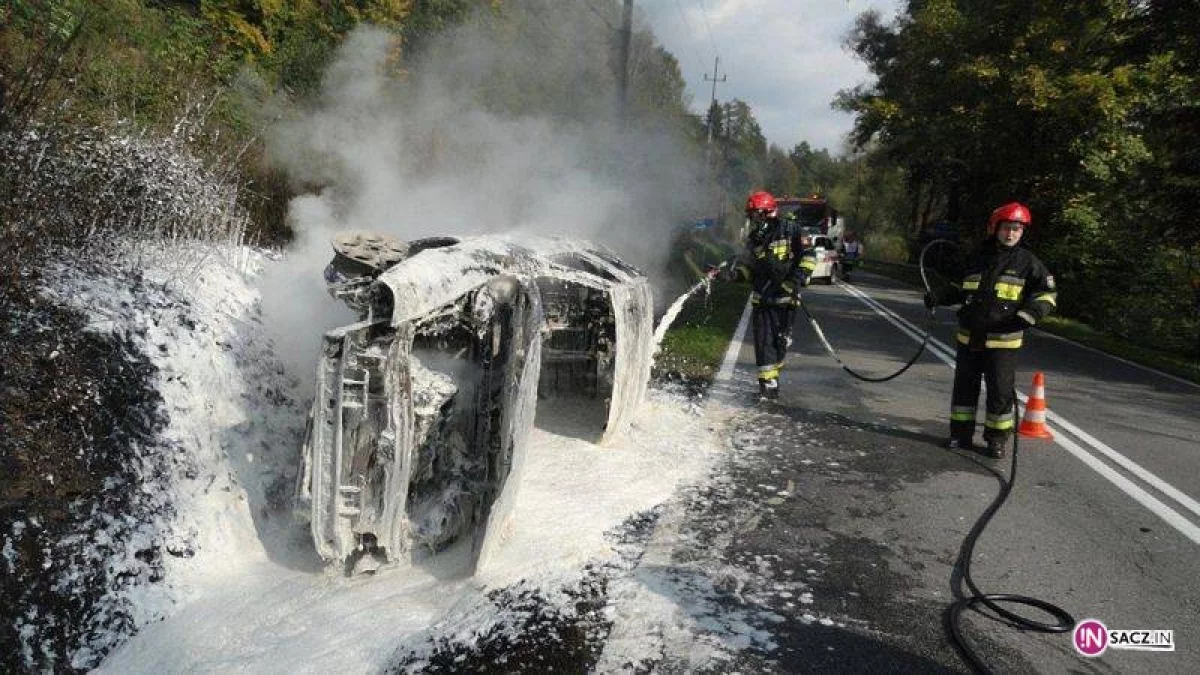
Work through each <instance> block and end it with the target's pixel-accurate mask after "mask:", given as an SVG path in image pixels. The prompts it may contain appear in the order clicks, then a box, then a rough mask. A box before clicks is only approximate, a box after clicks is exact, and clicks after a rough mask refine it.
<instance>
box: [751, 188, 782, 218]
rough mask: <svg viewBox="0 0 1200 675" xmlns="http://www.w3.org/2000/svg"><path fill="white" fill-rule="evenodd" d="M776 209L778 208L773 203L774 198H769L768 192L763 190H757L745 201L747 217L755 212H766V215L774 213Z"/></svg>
mask: <svg viewBox="0 0 1200 675" xmlns="http://www.w3.org/2000/svg"><path fill="white" fill-rule="evenodd" d="M776 208H778V205H777V204H776V203H775V198H774V197H772V196H771V193H770V192H767V191H765V190H759V191H758V192H755V193H753V194H751V195H750V197H749V198H748V199H747V200H746V214H747V215H749V214H751V213H753V212H755V211H767V212H768V213H774V211H775V209H776Z"/></svg>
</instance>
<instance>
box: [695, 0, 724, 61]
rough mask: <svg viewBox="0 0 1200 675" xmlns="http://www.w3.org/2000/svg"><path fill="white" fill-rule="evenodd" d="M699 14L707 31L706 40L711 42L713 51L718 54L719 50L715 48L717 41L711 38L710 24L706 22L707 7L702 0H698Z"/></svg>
mask: <svg viewBox="0 0 1200 675" xmlns="http://www.w3.org/2000/svg"><path fill="white" fill-rule="evenodd" d="M700 14H701V16H703V17H704V29H705V30H707V31H708V41H709V42H710V43H712V48H713V53H714V54H720V53H721V50H720V49H717V41H716V40H714V39H713V34H712V26H711V25H709V23H708V8H707V7H705V6H704V0H700Z"/></svg>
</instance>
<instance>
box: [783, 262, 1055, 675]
mask: <svg viewBox="0 0 1200 675" xmlns="http://www.w3.org/2000/svg"><path fill="white" fill-rule="evenodd" d="M935 245H949V246H953V247H955V248H957V247H958V244H956V243H955V242H952V241H950V240H948V239H935V240H933V241H931V242H929V243H928V244H926V245H925V247H924V248H922V249H921V257H920V270H921V281H922V283H924V284H925V291H926V292H927V293H929V292H932V291H933V289H932V287H931V286H930V283H929V276H928V274H927V272H926V265H925V256H926V254H927V253H928V252H929V250H930V249H931V248H933V246H935ZM800 307H801V308H802V309H803V310H804V315H805V316H807V317H808V321H809V323H811V324H812V327H813V330H814V331H816V333H817V337H818V338H820V340H821V343H822V344H823V345H825V349H826V351H828V352H829V355H830V356H832V357H833V359H834V360H835V361H837V362H838V364H839V365H841V367H842V369H843V370H845V371H846V372H847V373H849V374H850V375H851V376H853V377H856V378H858V379H860V380H863V381H864V382H887V381H888V380H891V379H893V378H896V377H899V376H900V375H901V374H902V373H904V371H906V370H908V369H909V367H911V366H912V364H914V363H916V362H917V359H919V358H921V354H922V353H923V352H924V351H925V348H926V346H928V344H929V338H930V334H931V333H932V332H933V327H934V322H935V318H934V308H933V307H930V308H929V321H928V324H927V326H926V329H925V336H924V337H923V338H922V339H921V346H920V347H919V348H918V349H917V353H916V354H913V357H912V358H911V359H909V360H908V362H907V363H905V364H904V366H903V367H902V368H900V370H897V371H896V372H894V373H891V374H889V375H885V376H882V377H872V376H869V375H863V374H862V373H858V372H856V371H855V370H854V369H852V368H851V367H850V366H848V365H846V363H845V362H843V361H842V359H841V358H840V357H839V356H838V354H837V350H835V349H834V348H833V346H832V345H831V344H829V340H827V339H826V338H825V333H824V331H822V330H821V326H820V324H818V323H817V320H816V318H815V317H813V315H812V313H810V312H809V311H808V307H807V306H806V305H804V303H801V304H800ZM1019 418H1020V406H1019V405H1018V399H1017V392H1016V390H1015V389H1014V390H1013V419H1014V421H1015V420H1017V419H1019ZM1018 436H1019V435H1018V434H1016V433H1014V434H1013V452H1012V465H1011V468H1010V469H1009V475H1008V479H1007V480H1005V478H1004V476H1003V475H1001V474H1000V472H999V471H996V470H995V469H990V470H991V471H992V473H993V474H995V476H996V478H997V479H998V480H999V481H1000V484H1001V488H1000V492H999V494H997V495H996V499H995V500H993V501H992V503H991V504H990V505H989V506H988V508H987V509H986V510H985V511H984V512H983V514H981V515H980V516H979V518H978V519H977V520H976V521H975V524H974V526H972V527H971V531H970V532H968V533H967V537H966V539H964V540H963V544H962V548H960V549H959V555H958V560H957V561H956V562H955V577H954V578H958V577H957V575H958V571H959V570H961V580H962V582H963V583H964V584H965V585H966V587H967V589H968V590H969V591H970V594H969V595H963V596H962V597H960V598H959V599H958V600H956V601H955V602H954V603H952V604H951V605H950V606H949V607H948V608H947V611H946V629H947V631H948V632H949V633H950V639H951V641H952V642H953V643H954V646H955V647H956V648H958V651H959V653H960V654H962V657H963V659H965V660H966V661H967V663H969V664H970V665H971V667H972V668H974V669H975V670H976V671H978V672H981V673H992V672H993V671H992V670H991V669H990V668H988V666H987V664H986V663H984V661H983V659H982V658H980V656H979V654H977V653H976V652H975V650H974V648H973V647H972V645H971V643H970V642H969V641H968V640H967V639H966V636H965V635H964V634H963V631H962V626H961V621H962V617H963V612H964V611H965V610H967V609H976V608H977V606H979V605H982V606H984V607H987V608H988V609H990V610H992V611H993V612H995V613H996V615H997V616H999V617H1001V618H1002V619H1004V620H1006V621H1008V622H1009V624H1011V625H1013V626H1015V627H1017V628H1021V629H1025V630H1031V631H1036V632H1039V633H1066V632H1068V631H1070V630H1071V629H1072V628H1074V626H1075V618H1074V617H1073V616H1071V614H1070V613H1069V612H1067V611H1066V610H1064V609H1063V608H1061V607H1059V606H1058V605H1055V604H1053V603H1051V602H1048V601H1046V600H1042V599H1040V598H1034V597H1030V596H1027V595H1017V594H1013V593H984V592H983V591H981V590H980V589H979V586H977V585H976V584H975V580H974V579H973V578H972V577H971V558H972V557H974V555H975V544H976V543H977V542H978V541H979V536H980V535H982V534H983V531H984V529H985V528H987V526H988V523H989V522H991V520H992V517H993V516H995V515H996V512H997V511H999V510H1000V507H1001V506H1003V505H1004V502H1005V501H1007V500H1008V496H1009V495H1010V494H1011V493H1012V489H1013V486H1014V485H1015V484H1016V480H1017V454H1018V451H1017V448H1018V443H1017V438H1018ZM954 578H952V580H951V583H952V584H953V585H954V586H955V588H954V590H955V592H956V594H958V593H959V591H960V590H961V589H960V588H958V586H957V584H954ZM1001 603H1004V604H1009V605H1026V606H1028V607H1034V608H1037V609H1040V610H1042V611H1043V612H1046V613H1047V614H1049V615H1050V616H1052V617H1054V619H1055V621H1054V622H1053V623H1046V622H1042V621H1035V620H1033V619H1029V618H1026V617H1023V616H1021V615H1020V614H1016V613H1015V612H1012V611H1009V610H1007V609H1005V608H1004V607H1001Z"/></svg>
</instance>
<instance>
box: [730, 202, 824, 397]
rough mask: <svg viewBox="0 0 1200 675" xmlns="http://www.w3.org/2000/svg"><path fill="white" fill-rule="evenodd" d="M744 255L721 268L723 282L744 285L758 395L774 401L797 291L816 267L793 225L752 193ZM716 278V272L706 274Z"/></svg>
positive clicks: (788, 337) (768, 203)
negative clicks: (746, 284)
mask: <svg viewBox="0 0 1200 675" xmlns="http://www.w3.org/2000/svg"><path fill="white" fill-rule="evenodd" d="M745 232H746V251H745V252H744V253H743V254H742V255H741V256H739V257H738V258H736V259H735V260H734V261H732V264H730V265H727V266H726V267H725V269H724V272H723V273H722V274H723V276H724V278H726V279H728V280H731V281H737V280H745V281H749V282H750V285H751V287H752V291H751V293H750V303H751V306H752V307H751V313H750V319H751V326H752V329H753V333H754V362H755V365H757V367H758V389H759V395H760V396H762V397H763V398H765V399H776V398H778V397H779V370H780V368H782V367H783V358H784V355H785V353H786V352H787V347H788V345H789V344H790V343H791V332H792V320H793V318H794V316H795V312H796V308H797V307H798V306H799V305H800V288H801V287H803V286H807V285H808V278H809V275H810V274H812V271H813V270H814V269H815V268H816V265H817V263H816V258H815V256H814V255H813V253H812V251H805V250H804V247H803V246H802V245H801V243H800V233H799V231H798V230H797V229H796V227H795V226H794V225H791V224H788V223H784V222H782V221H781V220H780V219H779V212H778V207H777V206H776V203H775V198H774V197H773V196H771V193H769V192H765V191H758V192H754V193H753V194H751V195H750V197H749V198H748V199H746V230H745ZM717 274H718V271H717V268H712V269H710V271H709V275H710V276H716V275H717Z"/></svg>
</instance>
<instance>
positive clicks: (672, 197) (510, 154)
mask: <svg viewBox="0 0 1200 675" xmlns="http://www.w3.org/2000/svg"><path fill="white" fill-rule="evenodd" d="M614 6H615V3H614ZM509 11H510V12H511V13H510V14H509V15H506V16H496V15H495V14H494V13H490V12H485V13H484V14H483V15H481V16H480V17H477V19H476V20H473V21H470V22H468V24H467V25H465V26H463V27H460V28H458V29H455V30H453V31H450V32H448V33H446V34H444V35H441V36H438V37H436V38H435V39H434V40H435V41H434V42H432V43H431V44H430V47H429V48H428V49H427V50H425V52H424V53H422V54H421V55H420V56H419V58H418V57H416V56H415V55H411V54H402V52H401V50H400V43H399V41H398V40H397V39H396V38H395V36H393V35H391V34H389V33H386V32H384V31H382V30H379V29H374V28H369V27H364V28H360V29H358V30H356V31H355V32H354V33H352V34H351V35H350V36H348V38H347V39H346V40H345V42H344V43H343V45H342V46H341V48H340V49H339V50H338V53H337V54H336V57H335V59H334V61H333V63H332V64H331V65H330V67H329V68H328V69H327V71H326V73H325V74H324V81H323V88H322V92H321V94H320V96H319V97H318V99H317V101H316V102H315V104H314V105H312V106H311V107H309V108H308V109H305V110H297V111H293V112H292V113H291V114H288V115H286V116H284V117H283V119H282V120H280V121H279V122H278V123H277V124H276V125H275V126H274V127H273V129H272V135H271V138H270V153H271V156H272V158H273V159H274V161H276V162H277V163H279V164H281V165H282V166H284V167H285V168H286V169H287V171H288V175H289V176H290V178H291V179H292V180H293V181H294V182H295V184H296V185H300V186H305V187H306V188H308V189H309V190H310V191H311V192H310V193H309V194H306V195H305V196H303V197H299V198H297V199H295V200H294V201H293V203H292V204H291V205H290V208H289V218H290V220H291V224H292V227H293V228H294V229H295V231H296V232H297V242H296V244H295V247H294V249H295V250H293V251H290V252H289V254H288V256H287V259H286V260H285V261H284V262H283V263H282V264H280V265H278V266H276V268H275V269H273V270H271V271H270V273H269V274H268V275H267V278H266V281H265V283H264V288H263V293H264V306H265V308H266V311H267V313H268V314H269V316H268V318H269V319H270V320H271V322H272V323H274V324H275V325H276V326H277V328H278V329H279V330H280V331H281V333H282V334H283V335H284V336H285V337H284V338H283V339H284V340H287V341H291V342H293V343H295V344H294V345H293V346H294V347H295V348H297V349H301V350H303V349H304V347H303V346H302V345H303V343H305V342H307V343H308V344H309V345H310V346H311V347H310V348H309V350H308V356H304V355H298V358H299V359H300V361H301V362H303V361H304V360H305V359H309V360H310V362H311V357H312V356H313V355H315V353H316V352H315V349H316V345H317V339H318V337H319V334H320V332H321V330H322V329H323V328H324V327H328V326H331V325H336V324H337V323H343V322H344V319H345V317H344V316H340V317H337V318H336V319H335V318H333V317H330V316H328V315H327V314H325V315H323V316H320V317H316V316H313V311H314V310H318V308H320V309H319V311H321V312H322V313H325V312H327V311H328V303H327V302H325V300H324V299H323V298H311V297H309V294H310V293H321V294H323V286H322V284H321V270H322V268H323V267H324V264H325V263H326V262H327V261H328V259H329V258H330V257H331V249H330V247H329V240H330V236H331V235H332V233H334V232H336V231H339V230H348V229H368V230H375V231H380V232H386V233H389V234H392V235H395V236H397V237H399V238H401V239H405V240H411V239H416V238H420V237H427V236H446V235H448V236H456V235H466V234H480V233H496V232H506V233H530V234H542V235H555V236H565V237H569V238H572V239H587V240H590V241H594V242H598V243H602V244H604V245H607V246H608V247H610V248H612V249H613V250H614V251H615V252H616V253H617V254H618V255H620V256H622V257H623V258H624V259H626V260H627V261H629V262H632V263H633V264H635V265H637V266H639V267H641V268H642V269H644V270H645V271H646V272H647V273H648V274H650V276H651V278H652V279H662V278H663V275H662V273H661V270H662V269H663V267H664V264H665V262H666V260H667V258H668V256H669V254H670V244H671V239H672V238H673V232H674V229H675V228H676V227H677V226H678V225H679V224H680V223H682V222H683V221H684V220H685V218H687V217H694V215H695V214H696V213H697V209H696V207H695V206H696V204H698V203H700V201H699V198H698V197H697V196H696V195H697V194H698V190H697V188H698V186H699V185H700V181H699V178H698V176H699V174H700V172H702V170H703V159H702V156H701V155H700V154H699V153H698V152H697V151H696V150H695V148H694V145H693V144H691V143H690V141H688V140H687V139H686V134H685V131H684V130H685V129H686V128H687V124H688V123H690V121H689V120H686V119H683V118H680V119H653V118H647V117H646V116H645V115H644V114H641V113H637V112H635V113H634V114H632V115H630V117H629V119H628V121H626V122H624V123H622V122H621V121H620V120H619V119H618V115H617V114H616V113H617V98H616V93H615V91H616V90H615V78H614V76H613V75H612V68H611V66H610V64H609V60H608V59H609V57H608V54H609V52H610V51H611V45H612V43H613V41H614V40H615V38H614V36H613V33H612V30H611V28H610V27H609V26H608V25H607V24H605V23H604V22H602V21H600V20H599V19H598V17H596V16H594V15H592V14H591V13H589V12H581V11H579V10H578V8H571V7H560V6H557V5H556V4H555V3H539V2H527V3H523V5H514V6H510V8H509ZM655 55H656V54H655V51H654V49H653V45H652V44H651V43H650V42H649V38H648V37H647V35H646V34H645V33H641V34H639V36H638V39H637V40H635V50H634V56H633V58H632V59H631V61H632V62H634V64H635V69H636V68H637V64H639V63H640V64H643V65H644V64H646V63H647V62H648V60H650V59H652V58H654V57H655ZM635 72H636V70H635ZM632 89H633V87H631V90H632ZM631 108H632V109H634V110H635V111H636V107H631ZM656 285H657V284H656Z"/></svg>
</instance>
